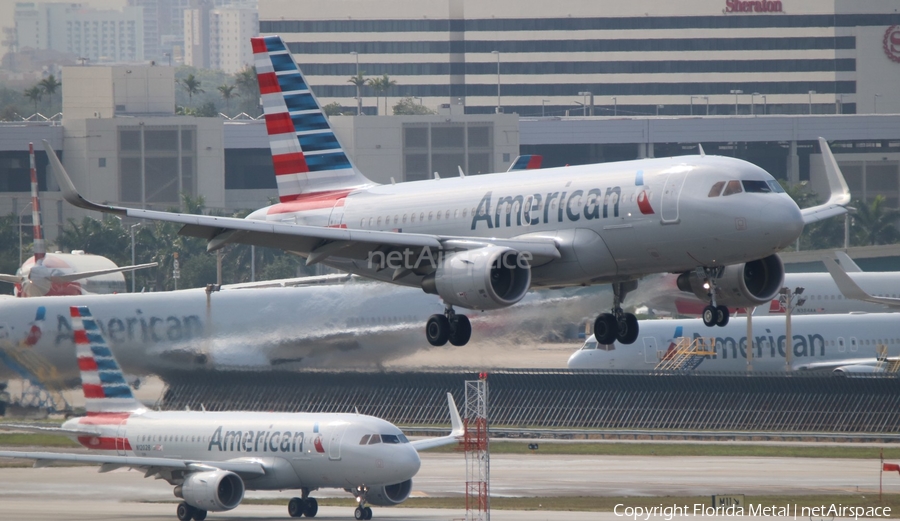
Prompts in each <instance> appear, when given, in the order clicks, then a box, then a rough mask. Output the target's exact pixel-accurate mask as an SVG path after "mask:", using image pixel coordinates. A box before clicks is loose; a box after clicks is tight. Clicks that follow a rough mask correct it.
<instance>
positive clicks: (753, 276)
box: [678, 255, 784, 307]
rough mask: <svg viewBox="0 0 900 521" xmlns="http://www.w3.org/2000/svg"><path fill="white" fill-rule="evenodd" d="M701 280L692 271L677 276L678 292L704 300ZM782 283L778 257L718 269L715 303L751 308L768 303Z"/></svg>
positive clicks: (781, 269)
mask: <svg viewBox="0 0 900 521" xmlns="http://www.w3.org/2000/svg"><path fill="white" fill-rule="evenodd" d="M704 282H705V281H704V280H703V279H702V278H701V277H698V276H697V273H696V272H694V271H686V272H684V273H682V274H681V275H679V276H678V289H680V290H681V291H685V292H687V293H693V294H694V295H696V296H697V298H699V299H701V300H704V301H706V300H708V298H709V295H708V293H709V291H708V290H707V289H706V288H704V287H703V284H704ZM783 284H784V264H782V262H781V258H779V257H778V255H769V256H768V257H766V258H764V259H759V260H755V261H752V262H747V263H744V264H733V265H731V266H726V267H725V269H724V270H722V275H721V276H720V277H719V278H717V279H716V289H717V291H716V304H720V305H723V306H729V307H755V306H759V305H762V304H765V303H767V302H770V301H771V300H772V299H773V298H775V296H776V295H778V291H779V290H780V289H781V286H782V285H783Z"/></svg>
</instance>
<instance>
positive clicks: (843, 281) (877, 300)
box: [822, 257, 900, 308]
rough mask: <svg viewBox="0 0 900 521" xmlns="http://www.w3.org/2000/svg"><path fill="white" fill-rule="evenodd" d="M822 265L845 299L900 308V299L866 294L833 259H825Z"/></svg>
mask: <svg viewBox="0 0 900 521" xmlns="http://www.w3.org/2000/svg"><path fill="white" fill-rule="evenodd" d="M822 263H823V264H825V268H826V269H827V270H828V273H830V274H831V278H833V279H834V283H835V284H837V287H838V290H840V292H841V295H843V296H844V298H847V299H852V300H861V301H863V302H872V303H874V304H881V305H883V306H888V307H892V308H898V307H900V298H890V297H876V296H873V295H870V294H868V293H866V291H865V290H864V289H862V288H861V287H859V285H858V284H856V282H855V281H854V280H853V279H851V278H850V275H847V272H846V271H844V269H843V268H841V267H840V266H839V265H838V263H837V262H835V260H834V259H832V258H831V257H823V258H822Z"/></svg>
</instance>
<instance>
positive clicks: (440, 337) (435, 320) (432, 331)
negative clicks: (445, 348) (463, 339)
mask: <svg viewBox="0 0 900 521" xmlns="http://www.w3.org/2000/svg"><path fill="white" fill-rule="evenodd" d="M425 337H426V338H427V339H428V343H429V344H431V345H433V346H436V347H440V346H442V345H444V344H446V343H447V339H449V338H450V321H449V320H447V317H445V316H444V315H431V317H430V318H429V319H428V322H426V323H425Z"/></svg>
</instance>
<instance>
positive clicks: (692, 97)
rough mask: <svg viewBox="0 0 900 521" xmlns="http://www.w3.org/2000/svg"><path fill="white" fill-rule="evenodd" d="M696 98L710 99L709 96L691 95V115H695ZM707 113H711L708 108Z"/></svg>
mask: <svg viewBox="0 0 900 521" xmlns="http://www.w3.org/2000/svg"><path fill="white" fill-rule="evenodd" d="M694 98H697V99H703V98H706V99H709V98H708V97H707V96H691V116H693V115H694ZM706 113H707V115H708V114H709V110H707V111H706Z"/></svg>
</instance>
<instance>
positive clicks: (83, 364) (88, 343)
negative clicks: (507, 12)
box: [69, 306, 143, 415]
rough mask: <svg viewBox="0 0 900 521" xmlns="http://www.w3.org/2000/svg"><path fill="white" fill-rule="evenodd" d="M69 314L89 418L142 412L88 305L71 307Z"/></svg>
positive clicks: (141, 406)
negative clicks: (95, 414)
mask: <svg viewBox="0 0 900 521" xmlns="http://www.w3.org/2000/svg"><path fill="white" fill-rule="evenodd" d="M69 311H70V313H71V315H72V330H73V332H74V336H75V350H76V354H77V356H78V369H79V370H81V388H82V391H83V392H84V398H85V402H86V404H85V409H86V410H87V412H88V415H90V414H91V413H106V412H130V411H135V410H138V409H142V408H143V405H141V403H140V402H139V401H137V400H136V399H135V398H134V395H133V394H132V393H131V388H130V387H129V386H128V383H127V382H126V381H125V376H124V375H123V374H122V369H121V368H119V363H118V362H116V359H115V357H113V354H112V351H111V350H110V349H109V346H108V345H107V343H106V339H104V338H103V332H102V331H100V327H99V326H97V322H95V321H94V318H93V317H92V316H91V311H90V310H89V309H88V308H87V306H72V307H70V308H69Z"/></svg>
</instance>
